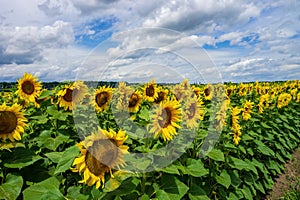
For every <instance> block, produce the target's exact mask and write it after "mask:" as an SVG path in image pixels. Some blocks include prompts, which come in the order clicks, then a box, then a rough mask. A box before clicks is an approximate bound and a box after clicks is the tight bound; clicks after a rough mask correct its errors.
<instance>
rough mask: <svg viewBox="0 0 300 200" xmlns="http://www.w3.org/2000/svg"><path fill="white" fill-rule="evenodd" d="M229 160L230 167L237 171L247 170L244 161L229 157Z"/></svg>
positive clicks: (246, 164)
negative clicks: (230, 162)
mask: <svg viewBox="0 0 300 200" xmlns="http://www.w3.org/2000/svg"><path fill="white" fill-rule="evenodd" d="M230 160H231V161H232V163H233V164H231V165H232V167H234V168H236V169H238V170H243V169H247V167H248V163H246V162H245V161H243V160H241V159H238V158H235V157H232V156H231V157H230Z"/></svg>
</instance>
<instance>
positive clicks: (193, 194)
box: [188, 184, 209, 200]
mask: <svg viewBox="0 0 300 200" xmlns="http://www.w3.org/2000/svg"><path fill="white" fill-rule="evenodd" d="M188 196H189V198H190V199H191V200H198V199H202V200H209V198H208V196H207V194H206V192H205V189H203V188H201V187H200V186H199V185H197V184H192V185H191V187H190V189H189V192H188Z"/></svg>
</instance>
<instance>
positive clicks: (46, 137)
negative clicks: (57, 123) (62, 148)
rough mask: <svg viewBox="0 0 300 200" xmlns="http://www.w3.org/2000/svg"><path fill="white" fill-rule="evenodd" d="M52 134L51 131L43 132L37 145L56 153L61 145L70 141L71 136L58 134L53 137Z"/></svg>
mask: <svg viewBox="0 0 300 200" xmlns="http://www.w3.org/2000/svg"><path fill="white" fill-rule="evenodd" d="M51 133H52V132H51V131H50V130H44V131H42V132H41V134H40V136H39V137H38V138H37V143H38V145H39V146H40V147H45V148H47V149H50V150H53V151H55V150H56V148H57V147H58V146H59V145H61V144H63V143H64V142H67V141H68V140H69V136H66V135H62V134H60V133H58V134H57V136H56V137H52V134H51Z"/></svg>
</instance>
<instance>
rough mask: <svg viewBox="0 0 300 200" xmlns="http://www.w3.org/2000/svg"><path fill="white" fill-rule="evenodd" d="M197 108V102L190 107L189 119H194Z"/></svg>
mask: <svg viewBox="0 0 300 200" xmlns="http://www.w3.org/2000/svg"><path fill="white" fill-rule="evenodd" d="M196 109H197V104H196V103H192V104H191V106H190V107H189V113H188V118H189V119H192V118H193V117H194V116H195V114H196Z"/></svg>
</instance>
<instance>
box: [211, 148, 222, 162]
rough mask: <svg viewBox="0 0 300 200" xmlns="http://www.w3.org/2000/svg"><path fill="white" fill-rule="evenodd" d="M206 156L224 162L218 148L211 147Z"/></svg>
mask: <svg viewBox="0 0 300 200" xmlns="http://www.w3.org/2000/svg"><path fill="white" fill-rule="evenodd" d="M207 156H208V157H210V158H211V159H213V160H215V161H222V162H224V154H223V152H222V151H221V150H219V149H212V150H211V151H210V152H209V153H208V154H207Z"/></svg>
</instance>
